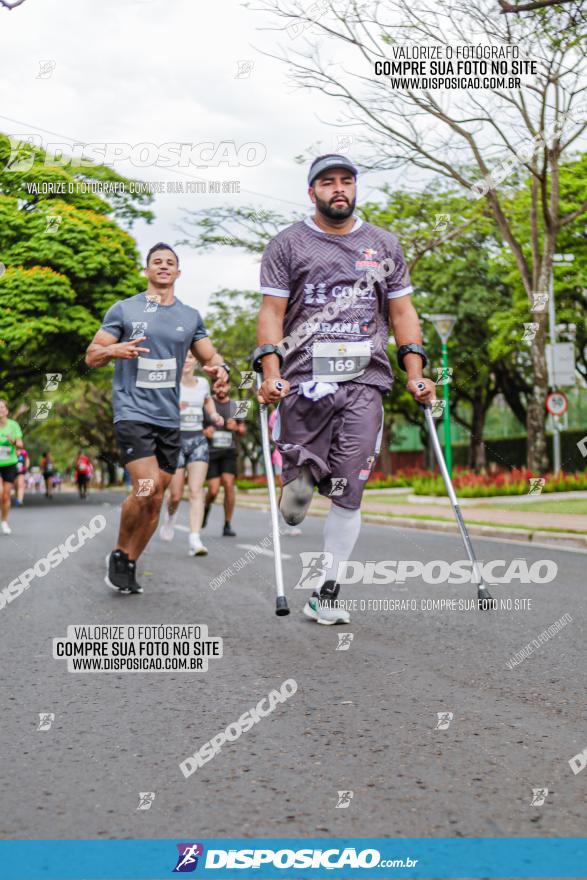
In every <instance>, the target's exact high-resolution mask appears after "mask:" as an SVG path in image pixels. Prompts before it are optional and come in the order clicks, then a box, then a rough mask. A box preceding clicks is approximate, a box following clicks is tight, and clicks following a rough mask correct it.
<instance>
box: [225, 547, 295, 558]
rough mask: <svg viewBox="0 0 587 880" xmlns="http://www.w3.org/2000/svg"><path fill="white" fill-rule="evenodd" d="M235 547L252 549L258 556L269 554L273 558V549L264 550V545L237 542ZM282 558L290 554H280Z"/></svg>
mask: <svg viewBox="0 0 587 880" xmlns="http://www.w3.org/2000/svg"><path fill="white" fill-rule="evenodd" d="M236 546H237V547H240V549H241V550H253V551H254V552H255V553H257V554H258V555H259V556H270V557H271V559H273V556H274V553H273V550H266V549H265V547H260V546H259V545H258V544H237V545H236ZM281 558H282V559H291V556H288V554H287V553H282V554H281Z"/></svg>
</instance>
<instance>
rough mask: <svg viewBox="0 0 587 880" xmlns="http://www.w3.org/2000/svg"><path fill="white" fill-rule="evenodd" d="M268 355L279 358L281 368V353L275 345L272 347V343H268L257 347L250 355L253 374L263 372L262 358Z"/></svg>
mask: <svg viewBox="0 0 587 880" xmlns="http://www.w3.org/2000/svg"><path fill="white" fill-rule="evenodd" d="M268 354H276V355H277V357H278V358H279V366H280V367H281V365H282V363H283V355H282V353H281V351H280V350H279V348H278V346H277V345H273V344H272V343H269V342H268V343H266V344H265V345H259V346H258V347H257V348H256V349H255V351H254V352H253V354H252V355H251V361H252V364H253V370H254V371H255V373H262V372H263V358H264V357H266V356H267V355H268Z"/></svg>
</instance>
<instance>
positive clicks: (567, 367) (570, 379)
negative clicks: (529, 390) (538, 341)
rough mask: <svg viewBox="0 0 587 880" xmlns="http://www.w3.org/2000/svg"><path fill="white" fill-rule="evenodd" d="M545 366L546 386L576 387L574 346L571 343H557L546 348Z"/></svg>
mask: <svg viewBox="0 0 587 880" xmlns="http://www.w3.org/2000/svg"><path fill="white" fill-rule="evenodd" d="M546 366H547V367H548V384H549V385H551V386H552V385H556V386H557V387H558V388H560V387H561V386H562V387H565V386H568V385H576V383H577V377H576V374H575V346H574V344H573V343H572V342H557V343H556V345H555V346H554V356H553V348H552V345H548V344H547V346H546Z"/></svg>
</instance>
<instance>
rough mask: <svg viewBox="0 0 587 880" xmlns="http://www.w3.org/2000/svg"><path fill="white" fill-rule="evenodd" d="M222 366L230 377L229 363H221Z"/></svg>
mask: <svg viewBox="0 0 587 880" xmlns="http://www.w3.org/2000/svg"><path fill="white" fill-rule="evenodd" d="M220 366H221V367H222V369H223V370H224V371H225V372H226V375H227V376H229V377H230V367H229V366H228V364H220Z"/></svg>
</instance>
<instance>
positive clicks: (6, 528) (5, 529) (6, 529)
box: [0, 520, 12, 535]
mask: <svg viewBox="0 0 587 880" xmlns="http://www.w3.org/2000/svg"><path fill="white" fill-rule="evenodd" d="M0 528H1V529H2V534H3V535H11V534H12V529H11V528H10V526H9V525H8V523H7V522H4V520H2V522H1V523H0Z"/></svg>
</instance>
